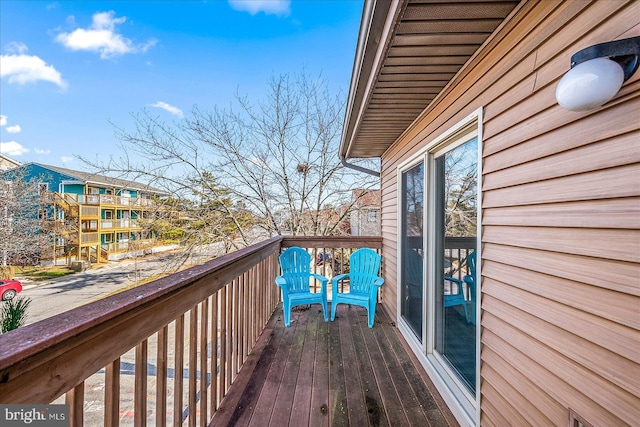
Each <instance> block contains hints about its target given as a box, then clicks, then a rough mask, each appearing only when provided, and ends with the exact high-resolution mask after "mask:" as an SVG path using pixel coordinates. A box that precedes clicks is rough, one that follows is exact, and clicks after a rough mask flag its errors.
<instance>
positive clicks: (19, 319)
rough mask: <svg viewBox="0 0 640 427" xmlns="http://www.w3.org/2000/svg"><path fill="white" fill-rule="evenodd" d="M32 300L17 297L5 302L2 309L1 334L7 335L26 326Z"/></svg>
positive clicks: (0, 318)
mask: <svg viewBox="0 0 640 427" xmlns="http://www.w3.org/2000/svg"><path fill="white" fill-rule="evenodd" d="M29 304H31V298H25V297H17V298H13V299H10V300H9V301H5V302H4V303H3V304H2V309H0V333H3V334H4V333H7V332H9V331H12V330H14V329H18V328H19V327H21V326H24V324H25V322H26V321H27V309H28V308H29Z"/></svg>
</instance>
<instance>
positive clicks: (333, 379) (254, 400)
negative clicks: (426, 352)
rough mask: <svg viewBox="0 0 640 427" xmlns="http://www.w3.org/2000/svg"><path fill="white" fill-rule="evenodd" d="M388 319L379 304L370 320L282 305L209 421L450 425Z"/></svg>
mask: <svg viewBox="0 0 640 427" xmlns="http://www.w3.org/2000/svg"><path fill="white" fill-rule="evenodd" d="M405 346H406V344H405V343H404V342H403V341H402V339H401V338H400V335H399V333H398V331H397V329H396V328H395V327H394V325H393V322H392V321H391V320H390V319H389V318H388V317H387V316H386V315H385V314H384V312H383V311H382V310H380V309H378V311H377V312H376V324H375V326H374V328H372V329H369V328H367V317H366V311H365V310H364V309H362V308H360V307H355V306H352V307H349V306H347V305H344V304H340V305H339V306H338V312H337V314H336V320H335V321H334V322H328V323H325V322H324V319H323V317H322V310H321V309H320V307H319V306H318V305H312V306H311V309H309V310H306V309H304V310H299V309H294V312H293V313H292V320H291V327H290V328H285V327H284V319H283V315H282V308H281V306H280V308H278V309H277V310H276V312H275V313H274V315H273V316H272V317H271V319H270V321H269V324H268V325H267V328H266V329H265V331H264V332H263V334H262V335H261V337H260V339H259V341H258V344H257V345H256V347H255V348H254V351H253V352H252V354H251V355H250V356H249V358H248V360H247V361H246V362H245V364H244V366H243V368H242V371H241V372H240V374H239V376H238V378H237V379H236V380H235V382H234V384H233V385H232V386H231V388H230V389H229V393H228V394H227V396H226V397H225V399H224V400H223V401H222V403H221V406H220V408H219V410H218V412H217V413H216V414H215V416H214V418H213V421H212V423H211V425H212V426H227V425H237V426H277V427H282V426H296V427H297V426H348V425H351V426H357V427H360V426H367V425H372V426H393V427H396V426H450V425H457V423H456V422H455V420H454V418H453V416H452V415H451V413H450V412H449V410H448V409H447V408H446V406H445V405H444V402H442V400H441V398H440V396H439V395H438V394H437V393H436V392H435V389H434V386H433V385H432V384H431V382H430V381H429V379H428V378H427V377H426V374H425V373H424V371H422V369H417V366H419V364H418V361H417V360H416V359H415V357H414V356H413V355H412V354H410V353H408V352H407V349H406V347H405Z"/></svg>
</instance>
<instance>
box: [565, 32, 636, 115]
mask: <svg viewBox="0 0 640 427" xmlns="http://www.w3.org/2000/svg"><path fill="white" fill-rule="evenodd" d="M639 56H640V37H631V38H628V39H622V40H616V41H612V42H607V43H600V44H596V45H593V46H589V47H587V48H585V49H582V50H581V51H579V52H577V53H575V54H574V55H573V56H572V57H571V69H570V70H569V71H568V72H567V73H566V74H565V75H564V76H563V77H562V79H560V82H558V86H557V87H556V99H557V100H558V104H560V105H561V106H562V107H564V108H566V109H567V110H571V111H587V110H591V109H594V108H597V107H599V106H601V105H603V104H604V103H605V102H607V101H609V100H610V99H611V98H613V97H614V96H615V95H616V93H618V91H619V90H620V87H621V86H622V83H623V82H625V81H626V80H628V79H629V78H630V77H631V76H632V75H633V73H635V72H636V70H637V69H638V65H640V60H639Z"/></svg>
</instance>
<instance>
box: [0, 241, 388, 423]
mask: <svg viewBox="0 0 640 427" xmlns="http://www.w3.org/2000/svg"><path fill="white" fill-rule="evenodd" d="M293 245H297V246H302V247H306V248H311V249H310V250H311V251H314V250H315V251H316V252H317V251H322V253H325V252H330V253H333V254H337V253H341V251H351V250H353V248H357V247H361V246H368V247H373V248H377V249H379V248H380V247H381V238H379V237H375V238H282V237H276V238H272V239H270V240H266V241H263V242H261V243H258V244H256V245H253V246H251V247H248V248H246V249H242V250H240V251H238V252H234V253H231V254H228V255H224V256H222V257H220V258H217V259H214V260H213V261H210V262H208V263H205V264H203V265H198V266H196V267H193V268H190V269H188V270H184V271H181V272H179V273H175V274H173V275H171V276H167V277H164V278H162V279H158V280H156V281H153V282H150V283H147V284H145V285H141V286H139V287H136V288H134V289H130V290H127V291H124V292H122V293H120V294H117V295H114V296H111V297H108V298H104V299H102V300H100V301H96V302H94V303H91V304H87V305H85V306H83V307H80V308H77V309H74V310H72V311H69V312H66V313H63V314H60V315H57V316H54V317H52V318H49V319H46V320H43V321H40V322H37V323H34V324H31V325H28V326H25V327H23V328H20V329H19V330H16V331H12V332H9V333H7V334H4V335H0V402H2V403H25V404H43V403H52V402H53V403H65V402H66V404H68V405H69V408H70V419H71V425H72V426H80V425H97V424H104V425H107V426H114V425H118V424H119V422H120V420H123V419H125V418H127V417H130V418H131V419H130V420H129V421H131V422H132V423H133V424H135V425H140V426H144V425H147V423H148V424H154V423H155V425H157V426H165V425H183V423H188V425H189V426H196V425H200V426H205V425H208V424H209V423H210V422H211V419H212V417H213V414H214V413H215V412H216V410H217V408H218V407H219V405H220V402H221V401H222V399H223V398H224V396H225V395H226V393H227V391H228V390H229V387H230V386H231V384H232V382H233V381H234V380H235V378H236V377H237V375H238V372H239V371H240V369H241V367H242V366H243V363H244V361H245V360H246V358H247V357H248V355H249V353H250V351H251V349H252V347H253V346H254V344H255V343H256V341H257V339H258V337H259V336H260V334H261V332H262V330H263V328H264V326H265V325H266V323H267V321H268V319H269V318H270V316H271V314H272V313H273V311H274V309H275V307H276V306H277V304H278V303H279V301H280V294H279V291H278V288H277V286H275V284H274V279H275V276H276V275H277V274H278V273H279V267H278V259H277V258H278V255H279V253H280V251H281V249H282V248H283V247H287V246H293ZM317 267H318V268H324V267H326V266H324V265H318V266H317Z"/></svg>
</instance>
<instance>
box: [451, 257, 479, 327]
mask: <svg viewBox="0 0 640 427" xmlns="http://www.w3.org/2000/svg"><path fill="white" fill-rule="evenodd" d="M467 267H468V268H469V272H470V273H471V274H468V275H465V276H464V277H463V278H462V280H460V279H456V278H454V277H450V276H444V280H446V281H448V282H451V285H453V284H455V285H456V286H455V288H456V292H453V286H451V288H450V289H451V292H450V293H449V294H448V295H445V296H444V306H445V307H454V306H457V305H461V306H462V308H463V310H464V317H465V319H466V320H467V323H474V324H475V322H476V319H475V312H476V309H475V302H476V252H475V251H473V252H471V253H470V254H469V255H468V256H467ZM463 282H464V283H466V284H467V289H468V292H469V300H470V301H468V300H467V299H466V298H465V295H464V292H463V286H462V283H463ZM469 302H471V307H470V308H468V307H467V305H468V303H469Z"/></svg>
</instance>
